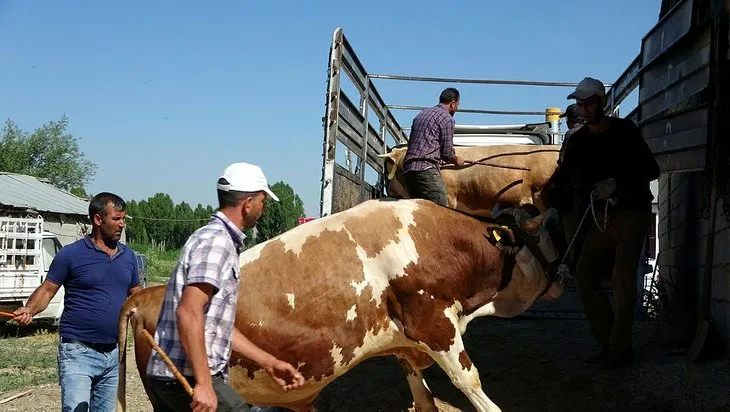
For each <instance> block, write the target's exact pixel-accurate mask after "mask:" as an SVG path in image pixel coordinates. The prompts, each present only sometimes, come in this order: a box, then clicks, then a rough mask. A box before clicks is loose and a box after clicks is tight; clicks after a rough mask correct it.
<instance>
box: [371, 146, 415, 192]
mask: <svg viewBox="0 0 730 412" xmlns="http://www.w3.org/2000/svg"><path fill="white" fill-rule="evenodd" d="M407 149H408V148H407V147H406V146H396V147H395V148H394V149H393V150H391V151H390V152H388V153H385V154H381V155H378V157H382V158H384V159H385V187H386V188H387V189H388V196H390V197H395V198H399V199H410V197H411V196H410V194H409V193H408V187H407V186H406V177H405V174H404V173H403V161H404V160H405V158H406V150H407Z"/></svg>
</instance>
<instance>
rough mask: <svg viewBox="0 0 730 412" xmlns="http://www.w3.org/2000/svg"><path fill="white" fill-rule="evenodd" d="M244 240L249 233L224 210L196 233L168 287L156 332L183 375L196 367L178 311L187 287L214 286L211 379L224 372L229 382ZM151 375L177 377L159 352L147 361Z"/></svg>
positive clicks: (207, 317)
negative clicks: (188, 352)
mask: <svg viewBox="0 0 730 412" xmlns="http://www.w3.org/2000/svg"><path fill="white" fill-rule="evenodd" d="M244 238H245V235H244V234H243V232H242V231H241V230H240V229H239V228H237V227H236V226H235V225H234V224H233V223H231V221H230V220H229V219H228V218H227V217H226V216H225V215H224V214H223V213H221V212H220V211H219V212H216V214H215V215H213V217H212V218H211V220H210V222H208V224H207V225H205V226H203V227H201V228H200V229H198V230H196V231H195V232H194V233H193V234H192V235H191V236H190V238H189V239H188V240H187V242H185V246H183V250H182V252H181V254H180V258H179V259H178V263H177V266H175V269H174V270H173V273H172V276H171V277H170V281H169V282H168V283H167V290H166V291H165V299H164V301H163V303H162V311H161V312H160V316H159V318H158V322H157V331H156V332H155V340H156V341H157V342H158V344H159V345H160V348H162V350H163V351H165V353H166V354H167V356H168V357H169V358H170V360H171V361H172V362H173V363H174V364H175V366H176V367H177V368H178V369H179V370H180V373H182V374H183V375H187V376H193V369H192V365H191V364H190V362H189V361H188V359H186V357H185V352H184V351H183V347H182V344H181V342H180V335H179V334H178V331H179V329H178V324H177V318H176V316H175V310H176V309H177V307H178V305H179V304H180V297H181V296H182V291H183V287H185V286H186V285H189V284H191V283H208V284H210V285H213V286H214V287H215V288H216V289H217V291H216V293H215V294H214V295H213V296H212V297H211V300H210V303H209V305H208V306H207V308H206V310H205V314H204V321H205V351H206V353H207V354H208V367H209V368H210V373H211V375H215V374H217V373H222V375H223V379H224V380H225V381H226V382H227V381H228V361H229V359H230V355H231V344H232V342H233V322H234V318H235V314H236V299H237V297H238V280H239V278H240V268H239V264H238V262H239V260H238V259H239V255H240V252H241V251H242V250H243V240H244ZM147 374H148V375H151V376H154V377H163V378H170V379H174V375H173V374H172V372H170V371H169V370H168V368H167V365H165V363H164V361H163V360H162V358H161V357H160V356H159V354H157V352H154V351H153V353H152V356H151V357H150V360H149V362H148V363H147Z"/></svg>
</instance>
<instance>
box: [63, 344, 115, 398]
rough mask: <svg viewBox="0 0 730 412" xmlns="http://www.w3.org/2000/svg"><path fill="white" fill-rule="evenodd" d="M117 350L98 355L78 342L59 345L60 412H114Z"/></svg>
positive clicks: (98, 353)
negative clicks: (61, 411)
mask: <svg viewBox="0 0 730 412" xmlns="http://www.w3.org/2000/svg"><path fill="white" fill-rule="evenodd" d="M118 380H119V349H118V348H116V349H114V350H113V351H111V352H105V353H102V352H97V351H95V350H94V349H91V348H89V347H87V346H84V345H81V344H79V343H59V345H58V383H59V385H61V406H62V410H63V412H86V411H91V412H114V411H115V410H116V402H117V382H118Z"/></svg>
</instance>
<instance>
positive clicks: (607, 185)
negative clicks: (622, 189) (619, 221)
mask: <svg viewBox="0 0 730 412" xmlns="http://www.w3.org/2000/svg"><path fill="white" fill-rule="evenodd" d="M596 191H597V192H598V198H599V199H608V198H609V197H611V195H612V194H613V192H614V191H616V180H614V179H613V178H608V179H605V180H601V181H600V182H598V183H596Z"/></svg>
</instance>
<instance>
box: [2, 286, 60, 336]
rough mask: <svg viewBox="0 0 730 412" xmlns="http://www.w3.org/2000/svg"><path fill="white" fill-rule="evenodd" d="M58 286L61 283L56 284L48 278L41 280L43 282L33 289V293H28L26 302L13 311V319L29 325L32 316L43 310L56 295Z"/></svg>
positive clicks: (21, 324)
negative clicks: (28, 296)
mask: <svg viewBox="0 0 730 412" xmlns="http://www.w3.org/2000/svg"><path fill="white" fill-rule="evenodd" d="M60 288H61V285H57V284H55V283H53V282H51V281H49V280H48V279H46V280H45V281H43V283H42V284H41V285H40V286H38V287H37V288H36V290H34V291H33V294H32V295H30V298H29V299H28V303H27V304H26V305H25V306H23V307H20V308H18V309H17V310H15V312H13V314H14V315H15V317H14V318H13V320H14V321H16V322H18V324H19V325H20V326H27V325H29V324H30V322H31V321H32V320H33V316H35V315H37V314H39V313H41V312H43V311H44V310H45V309H46V308H47V307H48V304H49V303H50V302H51V299H53V297H54V296H56V293H57V292H58V289H60Z"/></svg>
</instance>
